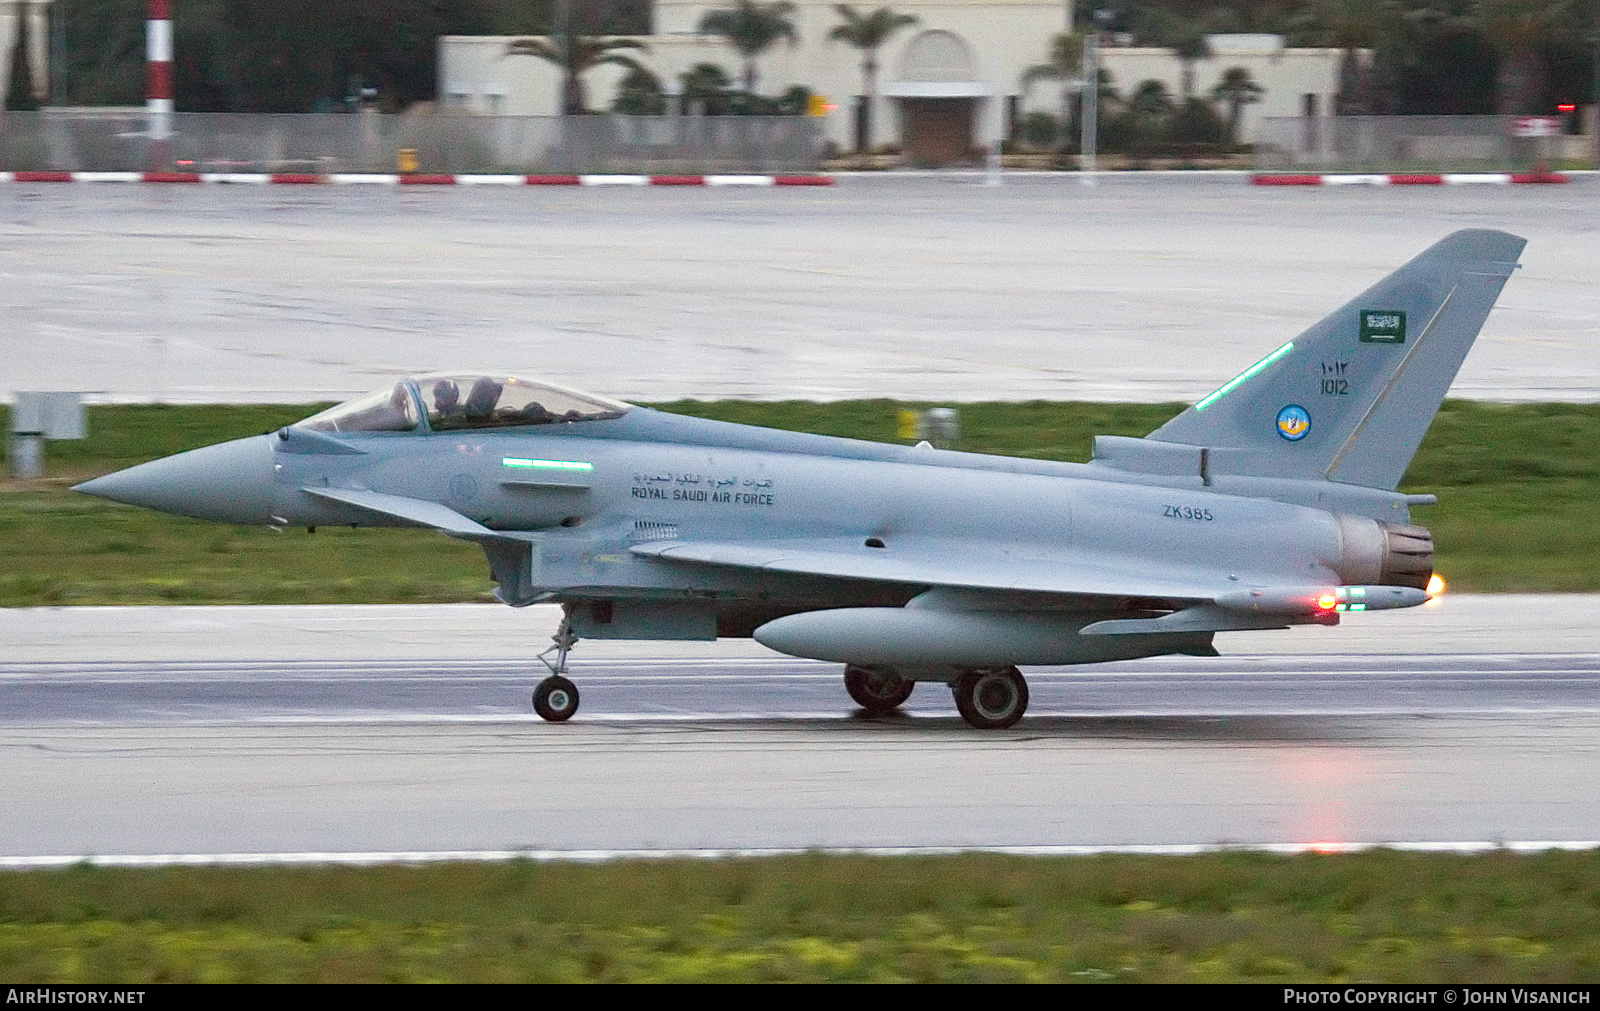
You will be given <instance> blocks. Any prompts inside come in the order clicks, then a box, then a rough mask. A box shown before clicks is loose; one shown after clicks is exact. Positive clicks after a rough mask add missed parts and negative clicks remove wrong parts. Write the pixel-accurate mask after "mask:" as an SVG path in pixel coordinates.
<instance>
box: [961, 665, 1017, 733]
mask: <svg viewBox="0 0 1600 1011" xmlns="http://www.w3.org/2000/svg"><path fill="white" fill-rule="evenodd" d="M950 690H951V691H952V692H953V693H954V694H955V697H956V708H957V709H958V710H960V711H961V718H962V719H964V720H966V721H967V722H968V723H970V724H972V725H973V726H974V727H977V728H978V729H979V730H1003V729H1004V728H1006V727H1009V726H1011V725H1012V724H1013V723H1016V722H1017V721H1018V720H1020V719H1022V714H1023V713H1025V712H1027V711H1028V682H1027V681H1025V680H1023V678H1022V672H1021V671H1019V670H1017V669H1016V668H1015V667H991V668H985V669H982V670H969V671H963V672H962V674H961V676H960V677H958V678H956V680H955V683H954V684H952V685H951V686H950Z"/></svg>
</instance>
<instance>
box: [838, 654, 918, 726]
mask: <svg viewBox="0 0 1600 1011" xmlns="http://www.w3.org/2000/svg"><path fill="white" fill-rule="evenodd" d="M916 687H917V683H916V682H915V681H912V680H911V679H910V678H903V677H901V676H900V675H899V674H896V673H895V672H894V671H892V670H876V669H874V668H871V667H857V666H856V665H855V664H851V665H850V666H848V667H846V668H845V669H844V690H845V691H847V692H849V693H850V698H852V699H853V700H855V704H856V705H858V706H860V707H861V708H862V709H865V710H866V711H867V712H869V713H872V714H873V715H875V716H876V715H882V714H883V713H891V712H894V711H895V710H896V709H899V708H900V707H901V706H902V705H904V704H905V701H906V699H909V698H910V697H911V692H912V690H913V689H915V688H916Z"/></svg>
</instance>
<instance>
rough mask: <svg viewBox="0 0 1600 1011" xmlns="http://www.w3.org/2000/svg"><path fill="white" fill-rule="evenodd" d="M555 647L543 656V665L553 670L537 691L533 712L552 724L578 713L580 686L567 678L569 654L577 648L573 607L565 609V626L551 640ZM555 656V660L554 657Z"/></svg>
mask: <svg viewBox="0 0 1600 1011" xmlns="http://www.w3.org/2000/svg"><path fill="white" fill-rule="evenodd" d="M550 638H551V640H552V641H553V642H554V645H552V646H550V647H549V648H547V649H546V650H545V651H544V652H543V653H540V654H539V662H540V663H542V664H544V665H545V667H546V668H548V669H549V671H550V676H549V677H547V678H545V679H544V680H543V681H540V682H539V684H538V685H537V686H536V687H535V688H534V689H533V711H534V712H536V713H538V714H539V715H540V716H541V717H542V718H544V719H546V720H549V721H550V722H551V723H562V722H564V721H566V720H568V719H571V718H572V714H573V713H575V712H577V711H578V686H577V685H575V684H573V683H572V682H571V681H569V680H568V679H567V676H566V674H567V654H569V653H571V652H572V647H573V646H575V645H577V642H578V637H577V636H576V635H574V634H573V633H572V610H571V607H570V605H568V606H563V607H562V609H561V624H560V625H559V626H558V627H557V628H556V634H555V635H553V636H551V637H550ZM552 653H554V654H555V659H553V660H552V659H551V657H550V654H552Z"/></svg>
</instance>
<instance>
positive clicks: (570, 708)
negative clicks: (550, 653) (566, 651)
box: [533, 674, 578, 723]
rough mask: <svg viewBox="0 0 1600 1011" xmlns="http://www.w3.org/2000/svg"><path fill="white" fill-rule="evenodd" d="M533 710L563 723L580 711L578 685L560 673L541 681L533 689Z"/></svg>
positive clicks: (548, 718)
mask: <svg viewBox="0 0 1600 1011" xmlns="http://www.w3.org/2000/svg"><path fill="white" fill-rule="evenodd" d="M533 711H534V712H536V713H538V714H539V715H540V716H542V717H544V718H545V719H547V720H549V721H550V722H551V723H561V722H563V721H564V720H569V719H571V718H572V714H573V713H575V712H577V711H578V686H577V685H575V684H573V683H572V682H571V681H568V680H567V679H566V678H564V677H562V676H561V675H559V674H556V675H552V676H550V677H547V678H545V679H544V680H543V681H540V682H539V686H538V687H537V688H535V689H534V690H533Z"/></svg>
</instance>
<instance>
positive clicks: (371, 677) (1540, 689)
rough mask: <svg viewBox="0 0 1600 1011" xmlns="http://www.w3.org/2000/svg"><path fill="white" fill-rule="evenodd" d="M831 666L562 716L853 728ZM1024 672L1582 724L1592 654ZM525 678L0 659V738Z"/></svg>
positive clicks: (1137, 700)
mask: <svg viewBox="0 0 1600 1011" xmlns="http://www.w3.org/2000/svg"><path fill="white" fill-rule="evenodd" d="M841 670H842V668H840V667H839V665H837V664H824V663H816V662H812V661H807V660H794V659H788V658H778V657H774V658H770V659H769V658H752V657H744V658H716V657H708V658H692V659H631V660H630V659H610V660H598V661H587V662H583V661H580V662H577V663H575V664H574V666H573V668H572V672H571V674H572V677H573V679H574V680H575V681H576V682H577V684H578V686H579V690H580V692H581V695H582V705H581V709H580V712H579V714H578V716H577V717H575V719H576V720H577V721H578V722H591V721H608V722H618V723H637V724H641V725H647V724H651V723H654V722H658V721H679V722H684V721H688V722H704V723H722V722H727V721H758V722H761V723H762V724H764V725H778V724H781V723H782V722H783V721H789V720H801V721H816V720H830V719H832V720H841V719H859V714H858V713H855V711H854V706H853V704H852V703H851V702H850V700H849V698H848V696H846V695H845V693H844V689H843V686H842V682H841V677H840V672H841ZM1027 675H1028V684H1029V688H1030V692H1031V695H1032V702H1031V704H1030V708H1029V714H1030V715H1029V719H1030V720H1038V719H1041V718H1045V717H1063V718H1074V719H1081V718H1089V719H1092V718H1106V717H1127V718H1148V717H1181V718H1185V719H1200V718H1205V717H1238V716H1270V717H1283V718H1301V717H1325V716H1353V715H1361V716H1383V717H1392V716H1429V717H1432V716H1443V715H1459V714H1497V715H1509V714H1515V715H1519V716H1520V715H1526V714H1532V713H1595V714H1600V653H1592V654H1529V655H1502V656H1476V655H1470V654H1469V655H1453V656H1388V657H1385V656H1314V657H1313V656H1288V657H1285V656H1231V657H1224V658H1220V659H1196V658H1188V657H1162V658H1156V659H1151V660H1137V661H1125V662H1120V663H1111V664H1098V665H1095V666H1092V667H1076V668H1074V667H1058V668H1030V669H1029V670H1028V672H1027ZM541 676H543V671H542V669H539V668H537V667H535V666H533V665H531V664H529V663H506V662H503V661H502V662H494V661H474V660H410V661H401V660H386V661H381V662H358V661H338V662H314V661H298V662H280V663H272V662H260V661H250V662H232V663H229V662H205V661H188V662H165V663H163V662H139V663H119V662H93V663H85V662H35V663H4V662H0V725H9V726H42V725H58V726H60V725H66V726H73V725H77V726H84V725H111V726H135V725H170V724H185V723H193V722H202V723H207V724H258V723H298V722H308V721H309V722H321V723H346V722H390V723H412V722H426V723H439V722H462V723H466V722H481V721H490V722H498V721H514V720H521V719H535V717H533V716H532V713H531V711H530V709H529V705H528V695H529V689H530V688H531V686H532V685H533V683H534V682H535V681H537V680H538V678H539V677H541ZM954 715H955V708H954V705H953V703H952V702H951V699H950V693H949V691H948V690H947V689H945V688H944V686H942V685H938V684H922V685H919V686H918V687H917V690H916V692H915V694H914V695H913V696H912V698H911V701H910V702H909V703H908V704H907V706H906V718H905V721H908V722H915V721H919V720H923V719H930V720H937V719H948V718H950V717H953V716H954ZM869 722H870V721H869Z"/></svg>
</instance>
